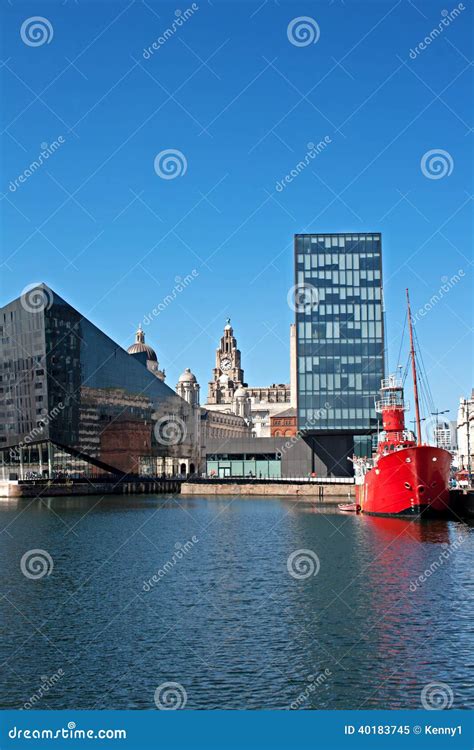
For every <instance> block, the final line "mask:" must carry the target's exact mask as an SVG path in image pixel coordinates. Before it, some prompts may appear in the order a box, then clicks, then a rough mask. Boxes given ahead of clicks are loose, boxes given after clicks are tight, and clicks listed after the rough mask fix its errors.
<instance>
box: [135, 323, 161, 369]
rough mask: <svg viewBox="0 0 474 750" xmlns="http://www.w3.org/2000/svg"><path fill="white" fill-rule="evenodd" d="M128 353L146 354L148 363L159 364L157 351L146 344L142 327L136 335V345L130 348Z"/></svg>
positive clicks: (139, 327)
mask: <svg viewBox="0 0 474 750" xmlns="http://www.w3.org/2000/svg"><path fill="white" fill-rule="evenodd" d="M127 352H128V353H129V354H141V353H142V352H145V353H146V358H147V360H148V361H150V362H158V357H157V356H156V352H155V350H154V349H153V348H152V347H151V346H149V345H148V344H145V333H144V331H143V330H142V327H141V325H139V326H138V331H137V332H136V334H135V343H134V344H132V345H131V346H129V347H128V349H127Z"/></svg>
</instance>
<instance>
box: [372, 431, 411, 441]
mask: <svg viewBox="0 0 474 750" xmlns="http://www.w3.org/2000/svg"><path fill="white" fill-rule="evenodd" d="M413 439H414V438H413V434H412V433H411V432H408V431H407V430H405V431H404V432H381V433H380V438H379V442H381V443H406V442H413Z"/></svg>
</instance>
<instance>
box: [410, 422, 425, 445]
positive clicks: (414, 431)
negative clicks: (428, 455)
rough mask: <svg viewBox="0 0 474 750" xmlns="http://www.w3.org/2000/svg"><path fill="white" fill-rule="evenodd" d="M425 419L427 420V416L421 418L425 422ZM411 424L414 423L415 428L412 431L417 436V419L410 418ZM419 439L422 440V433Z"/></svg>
mask: <svg viewBox="0 0 474 750" xmlns="http://www.w3.org/2000/svg"><path fill="white" fill-rule="evenodd" d="M425 421H426V417H422V418H421V419H420V422H425ZM410 424H412V425H413V429H412V432H413V434H414V435H415V437H416V430H415V427H416V419H410ZM419 440H420V441H421V435H420V437H419Z"/></svg>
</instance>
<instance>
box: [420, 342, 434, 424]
mask: <svg viewBox="0 0 474 750" xmlns="http://www.w3.org/2000/svg"><path fill="white" fill-rule="evenodd" d="M417 350H418V353H419V354H418V360H419V362H420V370H421V374H422V378H423V382H424V387H425V388H426V394H427V401H428V406H429V409H430V411H435V403H434V398H433V394H432V392H431V388H430V382H429V379H428V372H427V369H426V366H425V362H424V360H423V355H422V353H421V349H420V346H419V344H418V342H417Z"/></svg>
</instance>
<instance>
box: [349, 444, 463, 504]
mask: <svg viewBox="0 0 474 750" xmlns="http://www.w3.org/2000/svg"><path fill="white" fill-rule="evenodd" d="M451 460H452V457H451V454H450V453H449V452H448V451H445V450H443V449H442V448H435V447H433V446H430V445H417V446H412V447H410V448H403V449H401V450H397V451H393V452H391V453H388V454H386V455H383V456H380V457H379V459H378V461H377V464H376V467H375V468H373V469H370V470H369V471H368V472H367V473H366V474H365V476H364V481H363V484H359V485H356V502H357V503H358V504H359V505H360V507H361V510H362V512H363V513H368V514H371V515H382V516H392V515H403V516H420V515H429V514H439V513H446V512H448V510H449V470H450V466H451Z"/></svg>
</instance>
